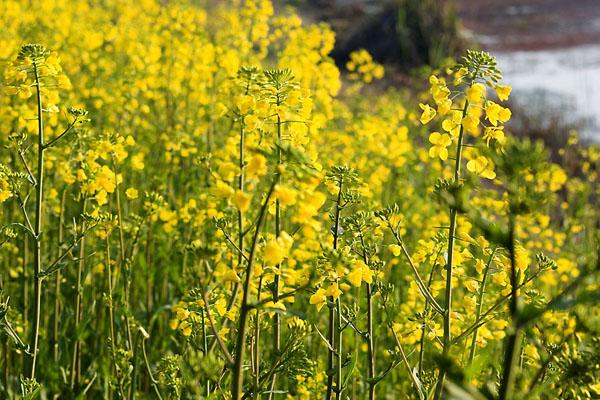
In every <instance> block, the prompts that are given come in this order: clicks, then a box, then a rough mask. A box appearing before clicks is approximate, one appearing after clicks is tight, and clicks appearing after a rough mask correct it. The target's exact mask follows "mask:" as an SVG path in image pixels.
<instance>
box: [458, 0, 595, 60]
mask: <svg viewBox="0 0 600 400" xmlns="http://www.w3.org/2000/svg"><path fill="white" fill-rule="evenodd" d="M455 1H456V4H457V9H458V12H459V15H460V17H461V19H462V22H463V24H464V26H465V27H466V28H467V29H468V30H469V31H471V32H472V33H473V34H474V35H475V36H476V39H478V40H480V41H481V42H482V44H483V45H484V47H486V48H489V49H493V50H501V51H511V50H541V49H551V48H564V47H570V46H577V45H581V44H592V43H600V1H599V0H455Z"/></svg>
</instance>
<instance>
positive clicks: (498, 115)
mask: <svg viewBox="0 0 600 400" xmlns="http://www.w3.org/2000/svg"><path fill="white" fill-rule="evenodd" d="M511 115H512V113H511V112H510V110H509V109H508V108H505V107H502V106H501V105H499V104H497V103H494V102H493V101H487V102H486V103H485V116H486V118H487V119H488V121H490V123H491V124H492V125H494V126H496V125H498V122H506V121H508V120H509V119H510V117H511Z"/></svg>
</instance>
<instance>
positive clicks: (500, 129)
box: [483, 126, 505, 146]
mask: <svg viewBox="0 0 600 400" xmlns="http://www.w3.org/2000/svg"><path fill="white" fill-rule="evenodd" d="M483 139H485V141H486V143H487V145H488V146H489V145H490V141H491V140H495V141H497V142H498V143H499V144H503V143H504V141H505V137H504V126H489V127H487V128H485V131H484V133H483Z"/></svg>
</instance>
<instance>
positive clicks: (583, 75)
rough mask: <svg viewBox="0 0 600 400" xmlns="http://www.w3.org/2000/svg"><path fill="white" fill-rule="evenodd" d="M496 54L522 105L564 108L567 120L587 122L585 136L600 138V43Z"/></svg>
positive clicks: (506, 78)
mask: <svg viewBox="0 0 600 400" xmlns="http://www.w3.org/2000/svg"><path fill="white" fill-rule="evenodd" d="M496 56H497V59H498V66H499V67H500V68H501V69H502V71H503V73H504V78H505V81H506V83H507V84H509V85H511V86H513V93H514V95H513V99H514V101H515V102H516V103H517V104H518V105H519V106H522V107H527V106H528V103H531V105H532V107H536V108H538V107H546V106H547V107H548V108H549V111H557V110H559V111H562V112H563V113H564V114H563V117H564V119H565V121H567V122H579V123H582V124H583V125H584V129H583V130H582V132H580V133H581V134H582V136H585V137H588V138H590V139H593V140H595V141H600V129H599V127H600V45H583V46H576V47H569V48H560V49H549V50H536V51H509V52H501V53H496ZM536 111H538V112H539V111H540V110H536ZM542 111H543V110H542Z"/></svg>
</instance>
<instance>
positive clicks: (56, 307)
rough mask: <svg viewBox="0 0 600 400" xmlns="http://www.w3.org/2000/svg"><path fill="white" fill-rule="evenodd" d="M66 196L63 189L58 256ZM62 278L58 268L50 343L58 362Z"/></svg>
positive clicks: (59, 220)
mask: <svg viewBox="0 0 600 400" xmlns="http://www.w3.org/2000/svg"><path fill="white" fill-rule="evenodd" d="M66 198H67V190H66V189H63V192H62V196H61V200H60V213H59V217H58V249H59V250H58V253H59V256H60V245H61V244H62V242H63V240H64V233H63V225H64V222H65V201H66ZM61 279H62V273H61V271H60V269H59V270H58V271H56V277H55V280H54V329H53V332H52V344H53V345H54V349H53V353H52V360H53V361H54V362H55V363H57V362H58V356H59V354H58V350H59V346H58V329H59V325H60V299H61V295H60V281H61Z"/></svg>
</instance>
